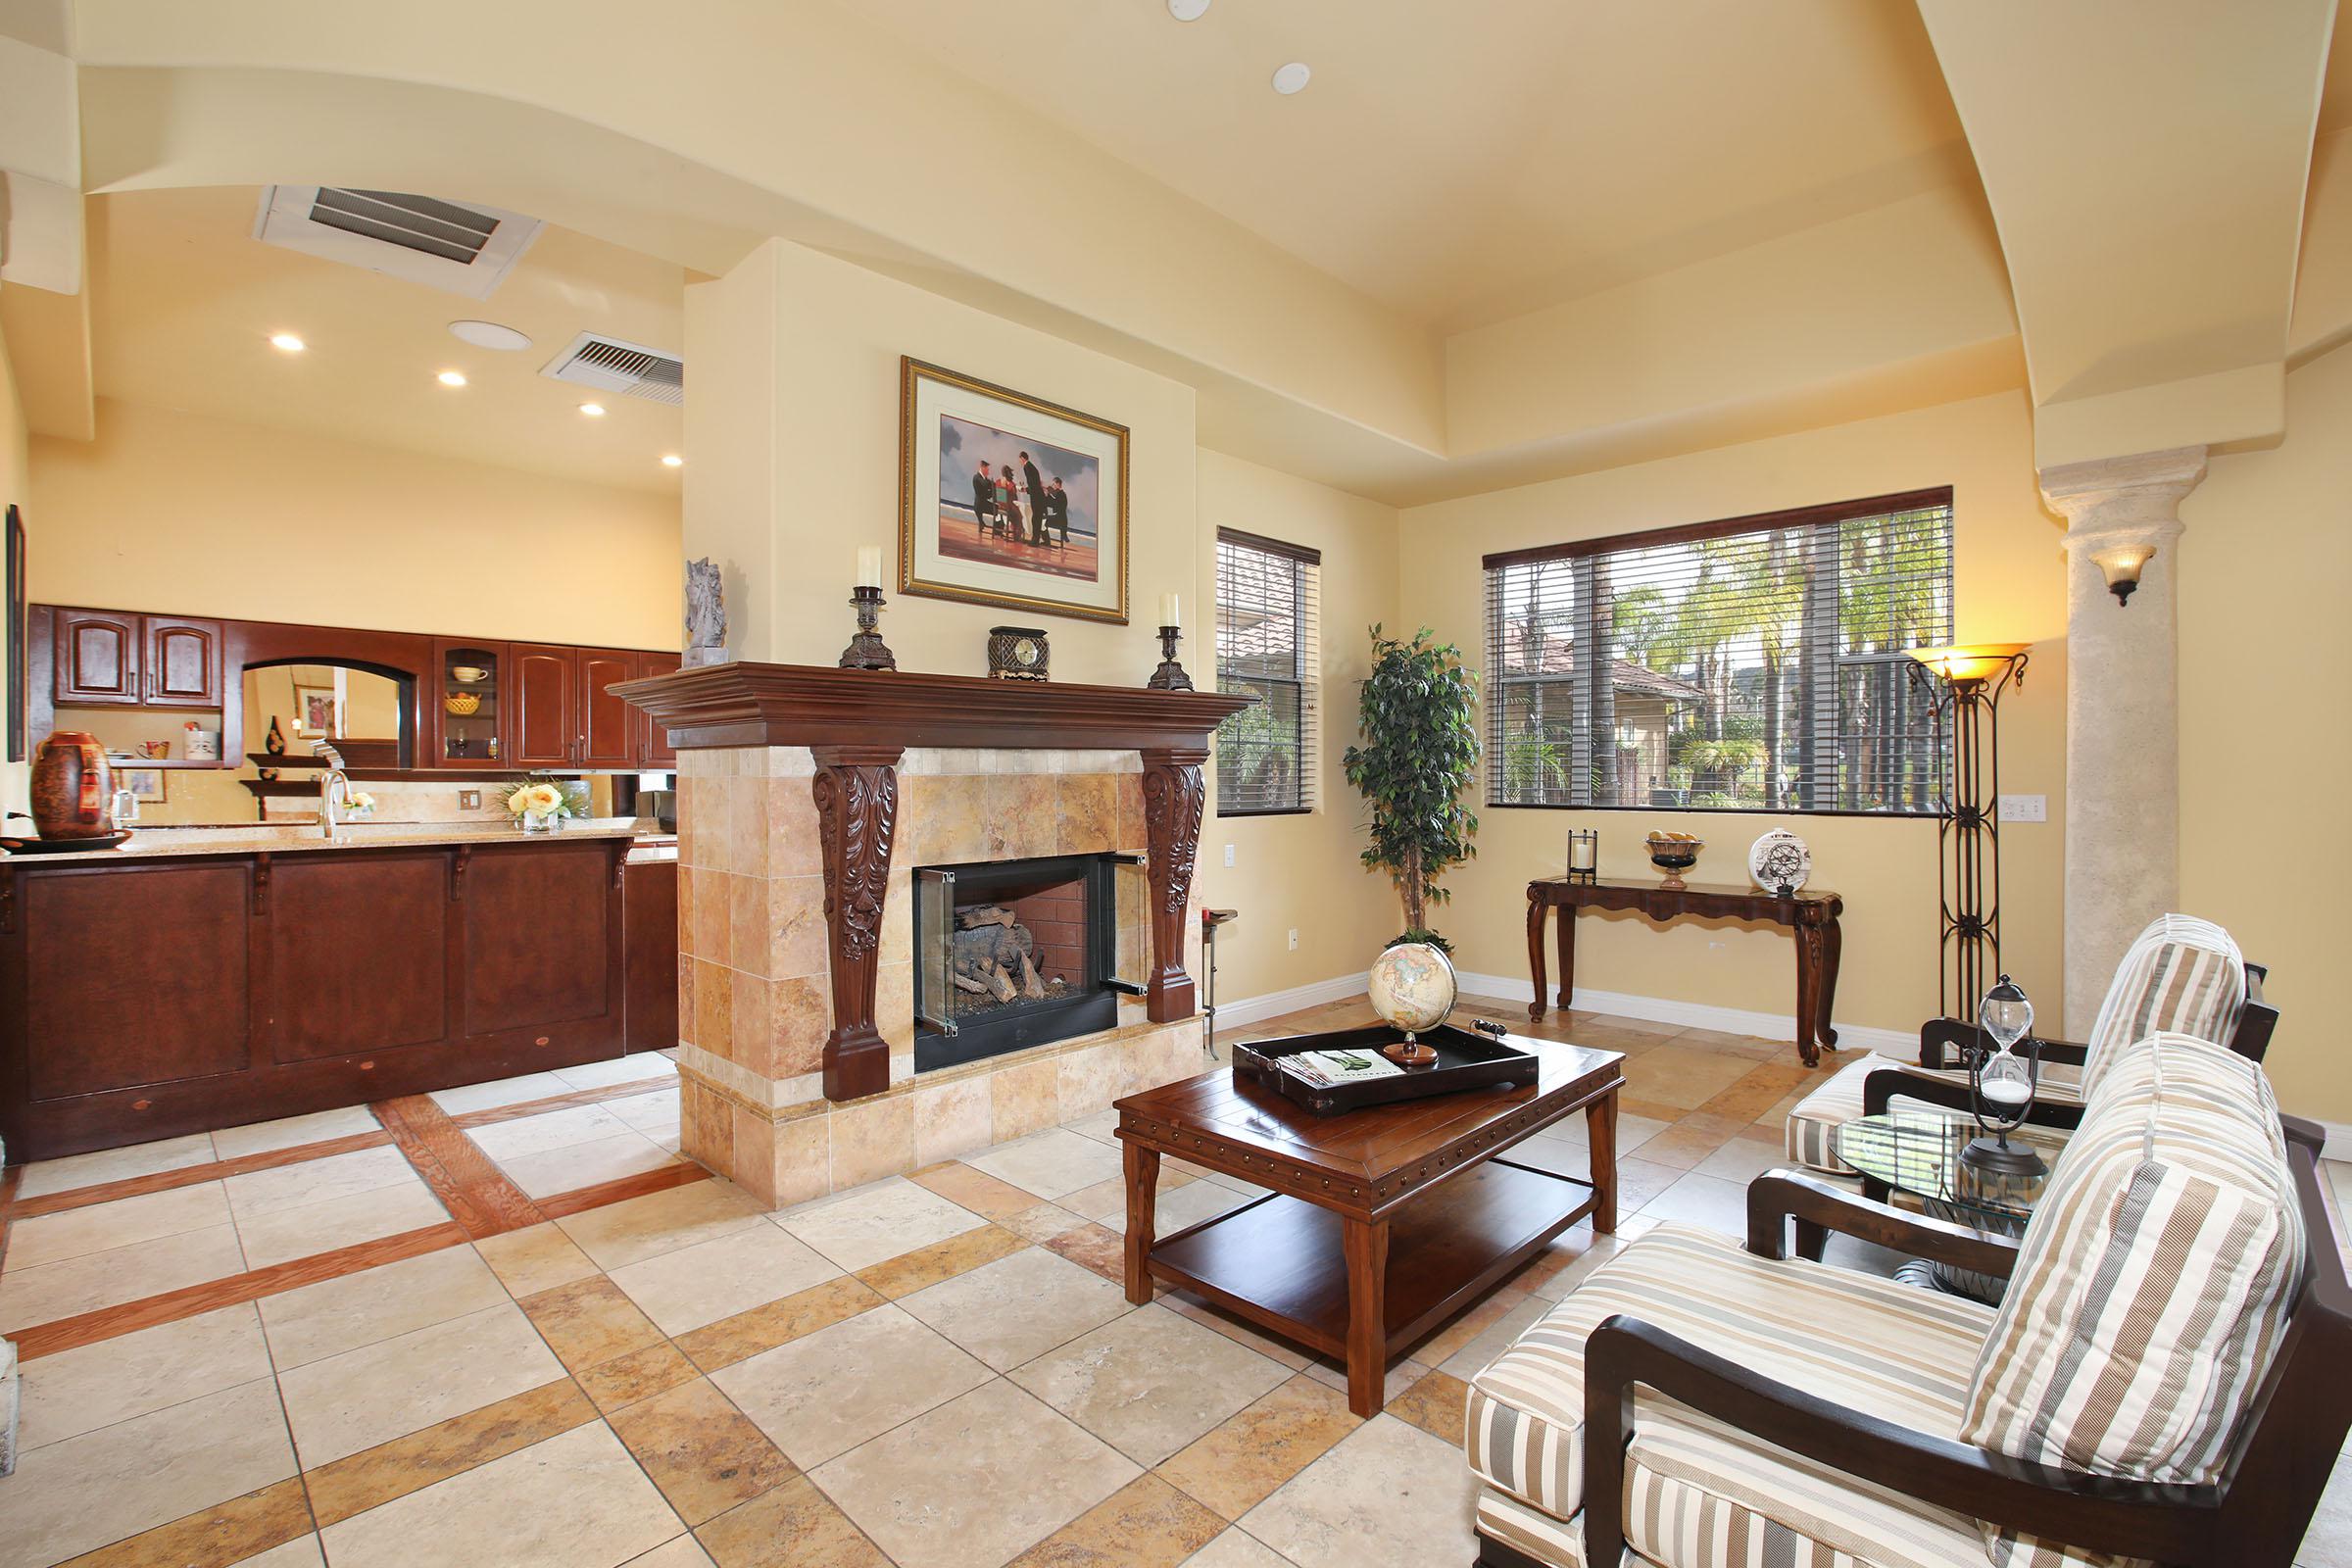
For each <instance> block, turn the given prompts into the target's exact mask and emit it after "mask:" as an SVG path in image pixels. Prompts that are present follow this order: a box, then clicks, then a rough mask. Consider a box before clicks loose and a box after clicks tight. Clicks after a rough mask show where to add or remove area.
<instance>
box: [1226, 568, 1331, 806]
mask: <svg viewBox="0 0 2352 1568" xmlns="http://www.w3.org/2000/svg"><path fill="white" fill-rule="evenodd" d="M1322 565H1323V553H1322V552H1321V551H1319V550H1308V549H1305V548H1303V547H1301V546H1299V545H1286V544H1284V543H1282V542H1281V541H1280V540H1278V539H1261V538H1259V537H1258V536H1257V535H1256V534H1250V533H1240V532H1237V531H1235V530H1234V529H1231V528H1219V529H1218V530H1217V689H1218V690H1219V691H1227V692H1255V693H1256V694H1257V701H1256V702H1254V703H1252V704H1250V706H1249V707H1248V708H1245V709H1243V710H1242V711H1240V712H1238V713H1236V714H1234V715H1233V716H1232V717H1231V718H1229V719H1227V720H1225V722H1224V723H1222V724H1220V725H1218V726H1217V814H1218V815H1219V816H1262V815H1266V814H1268V813H1271V812H1276V811H1305V810H1311V809H1313V808H1314V804H1315V758H1316V752H1315V709H1316V707H1317V693H1316V691H1315V680H1314V670H1315V657H1316V647H1315V599H1316V584H1315V579H1316V577H1317V575H1318V574H1319V573H1320V572H1321V570H1322Z"/></svg>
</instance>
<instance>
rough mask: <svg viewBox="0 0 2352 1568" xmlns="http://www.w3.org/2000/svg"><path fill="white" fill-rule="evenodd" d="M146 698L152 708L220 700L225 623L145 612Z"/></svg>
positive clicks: (210, 704) (192, 705)
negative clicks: (222, 626)
mask: <svg viewBox="0 0 2352 1568" xmlns="http://www.w3.org/2000/svg"><path fill="white" fill-rule="evenodd" d="M139 619H140V623H141V626H142V628H143V630H144V632H145V635H144V637H143V638H142V639H141V643H142V647H143V651H144V653H145V655H146V681H145V685H144V687H143V695H144V700H145V702H146V704H147V706H148V707H150V708H219V707H220V706H221V623H220V622H219V621H217V620H190V619H186V618H184V617H181V616H175V615H142V616H140V617H139Z"/></svg>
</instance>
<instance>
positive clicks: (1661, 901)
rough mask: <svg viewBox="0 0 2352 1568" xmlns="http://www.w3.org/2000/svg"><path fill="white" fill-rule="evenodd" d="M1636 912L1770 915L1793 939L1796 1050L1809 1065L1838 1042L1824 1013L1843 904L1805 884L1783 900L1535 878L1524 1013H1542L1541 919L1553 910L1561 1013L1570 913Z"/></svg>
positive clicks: (1699, 888) (1834, 986)
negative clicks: (1530, 980)
mask: <svg viewBox="0 0 2352 1568" xmlns="http://www.w3.org/2000/svg"><path fill="white" fill-rule="evenodd" d="M1585 908H1593V909H1639V910H1640V911H1641V912H1642V913H1643V914H1645V915H1647V916H1649V917H1650V918H1651V919H1652V920H1655V921H1657V922H1659V923H1660V924H1664V923H1665V922H1666V921H1668V920H1676V919H1681V918H1683V917H1684V916H1686V915H1688V916H1691V917H1695V918H1698V919H1706V918H1710V917H1714V918H1724V919H1733V920H1769V921H1771V922H1772V923H1773V924H1775V925H1785V926H1787V927H1789V930H1790V932H1792V933H1793V934H1794V935H1795V937H1796V1051H1797V1054H1798V1055H1799V1056H1801V1057H1802V1058H1803V1059H1804V1063H1805V1065H1806V1066H1808V1067H1814V1066H1819V1065H1820V1063H1821V1048H1822V1047H1824V1046H1835V1045H1837V1044H1838V1031H1837V1030H1835V1029H1833V1028H1831V1027H1830V1010H1831V1006H1832V1004H1833V1003H1834V1002H1835V1001H1836V1000H1837V996H1838V948H1839V947H1840V945H1841V944H1842V942H1843V937H1842V935H1841V934H1840V933H1839V931H1838V915H1839V914H1840V913H1842V912H1843V911H1844V909H1845V901H1844V900H1842V899H1840V898H1838V895H1837V894H1835V893H1827V892H1821V891H1817V890H1814V889H1807V890H1805V891H1804V892H1801V893H1795V894H1792V895H1790V896H1789V897H1788V898H1782V897H1781V896H1780V895H1779V894H1777V893H1766V892H1764V891H1762V890H1761V889H1758V888H1743V887H1729V886H1714V887H1710V886H1706V885H1704V884H1701V883H1696V882H1693V883H1691V884H1690V885H1689V886H1687V887H1681V888H1668V887H1661V886H1659V885H1658V884H1657V883H1655V882H1646V881H1644V882H1613V881H1610V880H1608V879H1607V878H1605V877H1603V878H1597V879H1586V878H1582V877H1558V876H1555V877H1539V878H1537V879H1536V880H1535V881H1533V882H1530V883H1529V884H1528V885H1527V962H1528V967H1529V968H1530V969H1531V970H1533V971H1534V973H1535V979H1536V1001H1535V1005H1533V1006H1531V1007H1529V1008H1528V1009H1527V1015H1528V1016H1529V1017H1530V1018H1541V1017H1543V1016H1544V915H1545V914H1546V913H1548V912H1549V911H1550V910H1553V909H1557V910H1559V911H1560V921H1559V947H1560V996H1559V1001H1560V1010H1561V1011H1563V1012H1565V1011H1567V1010H1568V999H1569V998H1570V997H1571V996H1573V995H1574V994H1575V991H1576V911H1577V910H1579V909H1585Z"/></svg>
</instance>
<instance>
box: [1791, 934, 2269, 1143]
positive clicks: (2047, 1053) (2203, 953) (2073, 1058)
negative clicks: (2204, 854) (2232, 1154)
mask: <svg viewBox="0 0 2352 1568" xmlns="http://www.w3.org/2000/svg"><path fill="white" fill-rule="evenodd" d="M2265 973H2266V971H2265V970H2264V969H2263V968H2262V967H2261V966H2260V965H2258V964H2250V963H2248V962H2246V961H2245V959H2244V958H2243V957H2242V956H2239V954H2238V951H2237V944H2236V943H2235V942H2233V941H2231V940H2230V937H2229V932H2227V931H2225V930H2223V929H2222V928H2221V927H2220V926H2218V925H2215V924H2214V923H2213V922H2212V921H2210V920H2200V919H2198V918H2197V917H2196V916H2194V915H2188V914H2161V915H2158V916H2157V917H2156V918H2155V919H2153V920H2151V921H2149V922H2148V926H2147V929H2146V930H2144V931H2142V932H2140V934H2139V935H2138V936H2137V937H2136V938H2134V939H2133V940H2132V943H2131V947H2130V948H2129V949H2127V950H2126V951H2125V954H2124V959H2123V962H2121V963H2119V964H2118V965H2116V970H2115V978H2114V980H2112V981H2110V982H2109V984H2108V987H2107V996H2106V999H2105V1001H2104V1002H2103V1003H2102V1004H2101V1005H2100V1007H2099V1016H2098V1020H2097V1021H2096V1022H2095V1023H2093V1024H2092V1025H2091V1030H2090V1038H2089V1039H2088V1040H2087V1041H2085V1042H2082V1043H2081V1044H2077V1043H2075V1042H2072V1041H2064V1040H2045V1041H2043V1042H2042V1053H2041V1061H2042V1069H2041V1081H2040V1087H2039V1090H2038V1092H2037V1094H2036V1095H2035V1099H2034V1109H2033V1113H2032V1116H2031V1118H2030V1119H2031V1120H2032V1121H2033V1123H2034V1125H2036V1126H2038V1127H2041V1128H2046V1129H2056V1130H2058V1131H2057V1133H2056V1136H2055V1138H2054V1139H2043V1140H2036V1141H2063V1139H2064V1129H2067V1128H2071V1127H2073V1126H2074V1125H2075V1124H2076V1123H2077V1122H2079V1121H2080V1120H2081V1119H2082V1102H2083V1099H2084V1097H2085V1096H2086V1095H2087V1094H2088V1092H2089V1089H2090V1086H2091V1085H2092V1084H2093V1083H2095V1082H2096V1081H2097V1075H2098V1072H2099V1069H2100V1063H2101V1061H2102V1060H2103V1058H2104V1057H2105V1056H2106V1055H2107V1054H2109V1053H2110V1052H2111V1051H2112V1050H2113V1049H2114V1048H2115V1047H2117V1046H2118V1045H2121V1044H2125V1043H2129V1042H2131V1041H2134V1040H2145V1039H2146V1038H2147V1037H2148V1036H2149V1035H2152V1034H2155V1033H2157V1032H2158V1031H2160V1030H2172V1031H2176V1032H2178V1033H2181V1034H2189V1035H2194V1036H2196V1037H2197V1038H2198V1039H2200V1040H2209V1041H2211V1042H2213V1043H2214V1044H2215V1045H2219V1046H2227V1047H2229V1049H2230V1050H2231V1051H2234V1052H2236V1053H2237V1054H2239V1055H2242V1056H2244V1057H2246V1058H2248V1059H2249V1060H2252V1061H2260V1060H2261V1059H2262V1057H2263V1054H2264V1053H2265V1052H2267V1051H2268V1050H2269V1049H2270V1044H2271V1031H2272V1030H2273V1028H2274V1027H2275V1026H2276V1025H2277V1024H2278V1009H2277V1008H2275V1007H2272V1006H2270V1005H2268V1004H2266V1003H2265V1002H2264V1001H2263V1000H2262V981H2263V977H2264V975H2265ZM1980 1048H1981V1041H1980V1031H1979V1030H1978V1029H1977V1027H1976V1025H1974V1024H1973V1023H1964V1022H1962V1021H1960V1020H1958V1019H1954V1018H1937V1019H1934V1020H1932V1021H1931V1022H1929V1023H1928V1024H1927V1025H1926V1027H1924V1028H1922V1029H1921V1030H1920V1032H1919V1060H1918V1061H1916V1062H1905V1061H1897V1060H1895V1059H1894V1058H1893V1057H1891V1056H1882V1055H1879V1054H1876V1053H1873V1054H1868V1055H1865V1056H1863V1057H1862V1058H1861V1059H1860V1060H1858V1061H1852V1062H1848V1063H1847V1064H1846V1065H1845V1066H1843V1067H1840V1068H1839V1069H1838V1072H1837V1073H1836V1075H1835V1076H1833V1077H1832V1078H1831V1079H1830V1081H1829V1082H1827V1083H1825V1084H1823V1085H1822V1086H1821V1087H1820V1088H1819V1089H1816V1090H1815V1091H1813V1093H1811V1094H1810V1095H1807V1096H1806V1097H1805V1098H1804V1099H1803V1100H1801V1101H1799V1102H1797V1104H1796V1107H1795V1108H1794V1109H1793V1110H1791V1111H1789V1121H1788V1125H1787V1128H1786V1136H1787V1138H1788V1141H1789V1146H1788V1147H1789V1158H1790V1159H1792V1160H1794V1161H1796V1163H1798V1164H1799V1165H1802V1166H1804V1167H1805V1168H1806V1169H1808V1170H1817V1171H1821V1172H1823V1173H1824V1174H1827V1175H1833V1176H1850V1175H1851V1174H1853V1173H1852V1171H1851V1170H1850V1169H1849V1168H1848V1167H1847V1166H1846V1164H1845V1162H1844V1161H1843V1160H1840V1159H1839V1158H1838V1154H1837V1151H1836V1147H1835V1142H1836V1138H1837V1133H1838V1128H1840V1127H1842V1126H1844V1125H1845V1124H1846V1123H1847V1122H1849V1121H1852V1120H1853V1119H1854V1118H1855V1117H1857V1116H1863V1115H1876V1114H1877V1113H1879V1112H1880V1111H1883V1110H1885V1109H1887V1106H1888V1105H1889V1104H1891V1103H1893V1102H1894V1101H1897V1100H1907V1101H1918V1102H1921V1103H1926V1104H1931V1105H1942V1106H1945V1107H1948V1108H1950V1109H1953V1110H1966V1109H1968V1056H1967V1054H1968V1053H1969V1052H1970V1051H1973V1050H1977V1049H1980Z"/></svg>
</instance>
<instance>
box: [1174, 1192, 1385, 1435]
mask: <svg viewBox="0 0 2352 1568" xmlns="http://www.w3.org/2000/svg"><path fill="white" fill-rule="evenodd" d="M1342 1225H1343V1230H1342V1235H1341V1247H1342V1249H1343V1250H1345V1252H1346V1253H1347V1258H1348V1409H1350V1410H1352V1411H1354V1412H1355V1413H1356V1414H1357V1415H1360V1416H1363V1417H1366V1418H1367V1419H1368V1418H1370V1417H1372V1416H1376V1415H1378V1414H1380V1410H1381V1406H1382V1405H1384V1404H1386V1403H1387V1402H1388V1400H1387V1392H1388V1378H1389V1323H1388V1319H1389V1301H1388V1298H1389V1225H1388V1221H1386V1220H1362V1219H1354V1218H1348V1219H1346V1220H1343V1222H1342ZM1128 1255H1129V1256H1130V1257H1132V1256H1134V1253H1133V1252H1130V1253H1129V1254H1128ZM1131 1299H1132V1298H1131Z"/></svg>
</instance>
